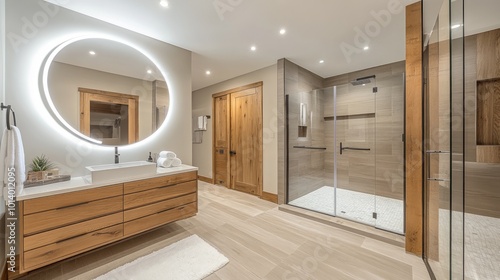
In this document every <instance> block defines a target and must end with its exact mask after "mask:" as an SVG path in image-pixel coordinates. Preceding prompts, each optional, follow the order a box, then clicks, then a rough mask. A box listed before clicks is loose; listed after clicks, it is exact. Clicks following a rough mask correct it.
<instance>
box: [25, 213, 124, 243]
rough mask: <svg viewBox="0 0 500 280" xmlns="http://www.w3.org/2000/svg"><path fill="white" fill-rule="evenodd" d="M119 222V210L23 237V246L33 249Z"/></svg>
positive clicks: (120, 220) (120, 218)
mask: <svg viewBox="0 0 500 280" xmlns="http://www.w3.org/2000/svg"><path fill="white" fill-rule="evenodd" d="M121 223H123V214H122V213H121V212H119V213H115V214H111V215H108V216H103V217H100V218H95V219H92V220H88V221H85V222H81V223H78V224H73V225H69V226H65V227H60V228H57V229H53V230H49V231H45V232H42V233H38V234H34V235H30V236H27V237H24V246H23V248H24V250H25V251H29V250H33V249H36V248H39V247H43V246H46V245H48V244H51V243H57V242H61V241H63V240H67V239H69V238H72V237H75V236H79V235H83V234H86V233H89V232H93V231H96V230H100V229H103V228H107V227H110V226H114V225H118V224H121Z"/></svg>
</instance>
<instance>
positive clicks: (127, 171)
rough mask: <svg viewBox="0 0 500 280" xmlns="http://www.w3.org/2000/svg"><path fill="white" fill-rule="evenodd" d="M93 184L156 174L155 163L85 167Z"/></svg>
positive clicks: (134, 162)
mask: <svg viewBox="0 0 500 280" xmlns="http://www.w3.org/2000/svg"><path fill="white" fill-rule="evenodd" d="M86 168H87V170H88V171H89V172H90V178H91V181H92V183H93V184H96V183H104V182H110V181H119V180H120V181H123V180H127V179H134V178H141V177H147V176H150V175H155V174H156V163H154V162H147V161H130V162H123V163H115V164H102V165H93V166H87V167H86Z"/></svg>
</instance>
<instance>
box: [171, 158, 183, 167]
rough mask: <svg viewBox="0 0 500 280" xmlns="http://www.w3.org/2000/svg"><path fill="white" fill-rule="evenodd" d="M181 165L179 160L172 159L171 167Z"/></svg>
mask: <svg viewBox="0 0 500 280" xmlns="http://www.w3.org/2000/svg"><path fill="white" fill-rule="evenodd" d="M181 164H182V161H181V159H180V158H174V159H173V160H172V167H178V166H181Z"/></svg>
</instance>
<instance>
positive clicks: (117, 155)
mask: <svg viewBox="0 0 500 280" xmlns="http://www.w3.org/2000/svg"><path fill="white" fill-rule="evenodd" d="M115 163H120V154H119V153H118V147H115Z"/></svg>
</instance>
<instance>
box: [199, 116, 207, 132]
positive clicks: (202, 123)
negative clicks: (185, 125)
mask: <svg viewBox="0 0 500 280" xmlns="http://www.w3.org/2000/svg"><path fill="white" fill-rule="evenodd" d="M198 130H207V116H199V117H198Z"/></svg>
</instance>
